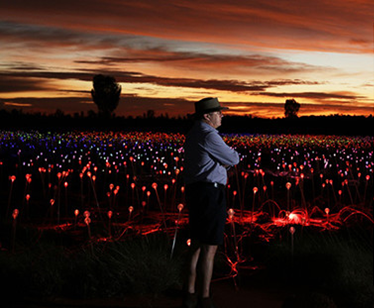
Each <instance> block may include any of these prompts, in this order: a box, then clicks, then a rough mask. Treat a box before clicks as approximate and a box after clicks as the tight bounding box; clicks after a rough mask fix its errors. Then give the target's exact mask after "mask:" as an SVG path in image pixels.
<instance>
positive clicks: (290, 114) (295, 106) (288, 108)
mask: <svg viewBox="0 0 374 308" xmlns="http://www.w3.org/2000/svg"><path fill="white" fill-rule="evenodd" d="M299 109H300V104H299V103H298V102H296V101H295V100H294V99H287V100H286V103H285V104H284V115H285V117H286V118H297V113H298V112H299Z"/></svg>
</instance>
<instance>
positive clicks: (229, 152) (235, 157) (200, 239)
mask: <svg viewBox="0 0 374 308" xmlns="http://www.w3.org/2000/svg"><path fill="white" fill-rule="evenodd" d="M225 109H228V108H227V107H222V106H221V105H220V103H219V101H218V99H217V98H211V97H208V98H205V99H202V100H200V101H198V102H196V103H195V119H196V121H195V123H194V126H193V127H192V129H191V130H190V131H189V133H188V134H187V136H186V141H185V144H184V149H185V160H184V179H185V183H186V204H187V207H188V211H189V227H190V233H191V234H190V235H191V258H190V261H189V266H188V268H189V271H188V278H187V286H186V295H185V298H184V300H183V307H184V308H195V307H197V305H198V302H197V300H198V298H199V300H200V305H199V307H201V308H214V306H213V304H212V302H211V299H210V283H211V278H212V273H213V264H214V256H215V254H216V251H217V247H218V245H222V244H223V239H224V227H225V222H226V195H225V194H226V191H225V187H226V183H227V170H228V169H229V168H231V167H233V166H234V165H236V164H238V163H239V154H238V153H237V152H236V151H235V150H234V149H232V148H230V147H229V146H228V145H227V144H226V143H225V142H224V141H223V139H222V137H221V136H219V134H218V131H217V128H218V127H219V126H221V121H222V117H223V115H222V110H225ZM198 264H199V266H198ZM198 282H201V283H198Z"/></svg>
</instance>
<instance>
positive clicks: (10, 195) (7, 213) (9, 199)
mask: <svg viewBox="0 0 374 308" xmlns="http://www.w3.org/2000/svg"><path fill="white" fill-rule="evenodd" d="M15 179H16V177H15V176H11V177H10V180H11V183H10V190H9V197H8V206H7V209H6V217H8V215H9V210H10V204H11V200H12V191H13V183H14V181H15Z"/></svg>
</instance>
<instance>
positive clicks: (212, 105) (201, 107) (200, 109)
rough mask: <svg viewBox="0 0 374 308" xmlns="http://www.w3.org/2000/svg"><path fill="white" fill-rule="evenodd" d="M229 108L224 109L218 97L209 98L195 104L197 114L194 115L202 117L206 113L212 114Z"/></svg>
mask: <svg viewBox="0 0 374 308" xmlns="http://www.w3.org/2000/svg"><path fill="white" fill-rule="evenodd" d="M227 109H229V108H228V107H223V106H221V104H220V103H219V101H218V98H216V97H207V98H203V99H202V100H199V101H198V102H196V103H195V113H194V115H202V114H205V113H210V112H214V111H220V110H227Z"/></svg>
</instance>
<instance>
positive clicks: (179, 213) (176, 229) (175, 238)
mask: <svg viewBox="0 0 374 308" xmlns="http://www.w3.org/2000/svg"><path fill="white" fill-rule="evenodd" d="M182 210H183V204H182V203H180V204H179V205H178V211H179V212H178V219H177V225H176V226H175V232H174V238H173V244H172V245H171V252H170V259H172V258H173V254H174V249H175V243H176V241H177V233H178V227H179V221H180V218H181V212H182Z"/></svg>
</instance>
